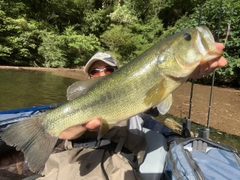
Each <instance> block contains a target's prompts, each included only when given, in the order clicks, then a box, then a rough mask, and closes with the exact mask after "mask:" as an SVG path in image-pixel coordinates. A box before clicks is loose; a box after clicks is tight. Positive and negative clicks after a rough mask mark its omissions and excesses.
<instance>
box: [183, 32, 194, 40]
mask: <svg viewBox="0 0 240 180" xmlns="http://www.w3.org/2000/svg"><path fill="white" fill-rule="evenodd" d="M183 37H184V39H185V40H187V41H190V40H191V39H192V36H191V34H189V33H185V34H184V35H183Z"/></svg>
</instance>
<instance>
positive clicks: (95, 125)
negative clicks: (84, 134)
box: [84, 118, 101, 131]
mask: <svg viewBox="0 0 240 180" xmlns="http://www.w3.org/2000/svg"><path fill="white" fill-rule="evenodd" d="M84 126H85V127H86V128H87V129H88V130H89V131H98V130H99V128H100V126H101V121H100V119H97V118H96V119H92V120H91V121H89V122H88V123H86V124H85V125H84Z"/></svg>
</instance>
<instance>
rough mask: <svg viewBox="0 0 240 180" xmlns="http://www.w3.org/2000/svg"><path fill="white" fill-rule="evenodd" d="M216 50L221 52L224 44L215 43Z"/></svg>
mask: <svg viewBox="0 0 240 180" xmlns="http://www.w3.org/2000/svg"><path fill="white" fill-rule="evenodd" d="M216 48H217V49H218V50H223V49H224V44H223V43H218V42H217V43H216Z"/></svg>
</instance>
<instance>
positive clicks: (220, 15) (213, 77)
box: [207, 0, 223, 129]
mask: <svg viewBox="0 0 240 180" xmlns="http://www.w3.org/2000/svg"><path fill="white" fill-rule="evenodd" d="M222 12H223V11H222V0H220V13H219V19H218V31H217V32H218V33H217V38H216V42H218V41H219V33H220V25H221V17H222ZM215 74H216V70H215V69H214V71H213V75H212V84H211V89H210V98H209V104H208V118H207V129H209V124H210V115H211V109H212V98H213V87H214V80H215Z"/></svg>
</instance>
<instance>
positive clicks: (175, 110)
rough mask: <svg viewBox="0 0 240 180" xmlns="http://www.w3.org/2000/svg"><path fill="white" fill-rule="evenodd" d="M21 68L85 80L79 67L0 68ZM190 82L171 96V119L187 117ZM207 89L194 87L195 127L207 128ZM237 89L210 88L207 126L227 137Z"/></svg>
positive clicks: (237, 123) (235, 116) (232, 130)
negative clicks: (208, 121)
mask: <svg viewBox="0 0 240 180" xmlns="http://www.w3.org/2000/svg"><path fill="white" fill-rule="evenodd" d="M1 68H2V69H22V70H35V71H47V72H51V73H52V74H54V75H57V76H63V77H68V78H73V79H76V80H82V79H86V75H85V74H84V73H83V69H82V68H76V69H68V68H39V67H12V66H0V69H1ZM190 89H191V83H189V82H187V83H184V84H183V85H182V86H181V87H180V88H179V89H177V90H176V91H175V92H174V93H173V105H172V107H171V109H170V111H169V113H170V114H171V115H173V116H176V117H180V118H184V117H188V114H189V100H190V99H189V97H190ZM210 89H211V87H210V86H205V85H200V84H195V85H194V93H193V99H192V110H191V118H190V119H191V120H192V121H193V122H196V123H198V124H202V125H206V124H207V119H208V109H209V97H210ZM239 107H240V90H239V89H234V88H221V87H214V88H213V102H212V107H211V114H210V127H213V128H215V129H218V130H219V131H223V132H226V133H228V134H233V135H238V136H240V131H239V129H240V118H239V117H240V112H239Z"/></svg>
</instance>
